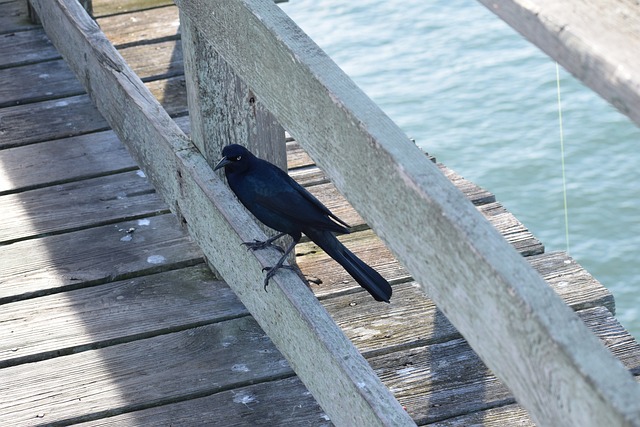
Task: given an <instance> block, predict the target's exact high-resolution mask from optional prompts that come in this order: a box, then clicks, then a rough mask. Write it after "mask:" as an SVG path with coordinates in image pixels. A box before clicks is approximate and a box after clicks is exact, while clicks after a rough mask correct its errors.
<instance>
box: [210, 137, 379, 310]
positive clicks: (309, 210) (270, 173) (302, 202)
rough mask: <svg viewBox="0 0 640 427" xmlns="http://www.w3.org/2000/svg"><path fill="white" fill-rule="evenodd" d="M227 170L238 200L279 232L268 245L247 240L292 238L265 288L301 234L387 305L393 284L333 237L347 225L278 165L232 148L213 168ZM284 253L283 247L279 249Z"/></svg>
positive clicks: (255, 245) (258, 245) (256, 246)
mask: <svg viewBox="0 0 640 427" xmlns="http://www.w3.org/2000/svg"><path fill="white" fill-rule="evenodd" d="M222 167H224V171H225V175H226V176H227V181H228V182H229V187H231V190H232V191H233V192H234V193H235V194H236V196H237V197H238V199H240V202H242V204H243V205H244V206H245V207H246V208H247V209H248V210H249V211H250V212H251V213H252V214H253V215H254V216H255V217H256V218H258V220H260V221H261V222H262V223H264V224H265V225H267V226H268V227H270V228H273V229H274V230H276V231H279V232H280V234H278V235H276V236H274V237H272V238H270V239H268V240H266V241H264V242H260V241H255V242H247V243H245V245H247V246H248V247H249V248H251V249H254V250H255V249H262V248H265V247H267V246H270V245H272V244H273V242H274V241H275V240H276V239H279V238H280V237H282V236H284V235H285V234H288V235H289V236H291V237H292V238H293V243H292V244H291V245H290V246H289V247H288V248H287V249H286V250H285V251H284V254H283V255H282V257H281V258H280V259H279V260H278V262H277V263H276V265H274V266H273V267H270V268H266V269H265V270H268V272H267V277H266V278H265V281H264V286H265V288H266V286H267V285H268V283H269V280H270V279H271V277H273V275H274V274H275V273H276V271H277V270H278V269H279V268H291V267H290V266H285V265H283V263H284V261H285V259H286V258H287V256H288V255H289V253H290V252H291V251H292V250H293V248H294V247H295V245H296V244H297V243H298V242H299V241H300V238H301V237H302V233H304V234H305V235H306V236H307V237H309V239H311V240H312V241H313V242H314V243H315V244H316V245H318V246H319V247H320V248H322V250H324V251H325V252H326V253H327V254H329V256H330V257H331V258H333V259H334V260H336V261H337V262H338V263H339V264H340V265H342V266H343V267H344V269H345V270H347V272H348V273H349V274H350V275H351V276H353V278H354V279H355V280H356V282H358V283H359V284H360V286H362V287H363V288H365V289H366V290H367V291H368V292H369V293H370V294H371V295H372V296H373V298H375V299H376V300H377V301H385V302H389V298H391V286H390V285H389V283H388V282H387V281H386V280H385V279H384V278H383V277H382V276H381V275H380V274H379V273H378V272H377V271H375V270H374V269H373V268H371V267H369V266H368V265H367V264H365V263H364V262H363V261H362V260H361V259H359V258H358V257H357V256H355V255H354V254H353V253H352V252H351V251H350V250H349V249H347V248H346V247H345V246H344V245H343V244H342V243H340V241H339V240H338V239H337V238H336V236H335V235H334V234H333V233H338V234H345V233H349V232H350V231H349V226H348V225H347V224H346V223H345V222H344V221H342V220H341V219H340V218H338V217H337V216H335V215H334V214H333V213H331V211H330V210H329V209H327V207H326V206H324V205H323V204H322V203H321V202H320V201H319V200H318V199H316V198H315V197H314V196H313V195H312V194H311V193H309V192H308V191H307V190H306V189H305V188H304V187H302V186H301V185H300V184H298V183H297V182H296V181H294V180H293V179H292V178H291V177H290V176H289V175H288V174H287V173H285V172H283V171H282V170H281V169H280V168H278V167H277V166H275V165H273V164H271V163H269V162H267V161H266V160H262V159H260V158H258V157H256V156H254V155H253V154H252V153H251V152H250V151H249V150H247V149H246V148H245V147H243V146H241V145H237V144H233V145H228V146H226V147H224V149H223V150H222V159H220V161H219V162H218V164H217V165H216V166H215V168H214V170H218V169H220V168H222ZM278 249H280V248H278Z"/></svg>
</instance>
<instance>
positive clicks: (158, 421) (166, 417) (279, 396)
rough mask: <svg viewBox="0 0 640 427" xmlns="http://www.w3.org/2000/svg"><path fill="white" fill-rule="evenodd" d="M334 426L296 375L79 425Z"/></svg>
mask: <svg viewBox="0 0 640 427" xmlns="http://www.w3.org/2000/svg"><path fill="white" fill-rule="evenodd" d="M265 422H268V424H269V425H272V426H292V427H293V426H316V427H331V426H333V424H332V423H331V421H329V417H328V416H327V414H325V413H324V411H322V408H320V406H319V405H318V404H317V403H316V401H315V400H314V399H313V397H312V396H311V393H309V392H308V391H307V389H306V388H305V387H304V385H303V384H302V382H300V380H299V379H298V378H297V377H293V378H285V379H282V380H278V381H269V382H266V383H260V384H255V385H250V386H247V387H242V388H237V389H234V390H228V391H223V392H220V393H216V394H213V395H211V396H207V397H201V398H198V399H193V400H188V401H185V402H180V403H174V404H169V405H163V406H159V407H155V408H149V409H144V410H142V411H135V412H129V413H126V414H122V415H118V416H115V417H109V418H102V419H99V420H95V421H89V422H86V423H81V424H78V425H77V426H78V427H112V426H114V425H115V426H132V425H153V426H172V427H191V426H203V425H213V424H215V425H220V426H225V427H232V426H236V427H241V426H257V425H262V424H264V423H265Z"/></svg>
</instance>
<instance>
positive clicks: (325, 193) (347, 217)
mask: <svg viewBox="0 0 640 427" xmlns="http://www.w3.org/2000/svg"><path fill="white" fill-rule="evenodd" d="M458 182H459V181H458ZM307 189H308V190H309V191H310V192H311V193H312V194H313V195H314V196H316V197H317V198H318V199H319V200H320V201H321V202H322V203H324V204H325V205H326V206H327V207H328V208H329V209H330V210H331V211H332V212H333V213H335V214H336V215H338V217H340V218H341V219H343V220H344V221H346V222H347V224H349V225H350V226H351V227H352V229H353V230H362V229H366V228H368V226H367V225H366V224H365V222H364V219H363V218H362V217H361V216H360V215H358V213H357V212H355V211H354V210H353V208H352V207H351V205H349V203H348V202H347V200H346V199H345V198H344V196H342V195H341V194H340V193H339V192H338V190H336V188H335V187H334V186H333V185H332V184H320V185H314V186H311V187H308V188H307ZM477 209H478V211H480V213H482V215H483V216H484V217H485V218H486V219H487V220H488V221H489V222H490V223H491V224H492V225H493V226H494V227H495V228H496V230H497V231H498V232H499V233H500V234H501V235H502V236H503V237H504V238H505V239H506V240H507V241H508V242H509V243H511V244H512V245H513V247H514V248H515V249H516V250H517V251H518V252H519V253H520V254H521V255H523V256H530V255H537V254H541V253H542V252H544V246H543V245H542V243H540V241H539V240H538V239H536V238H535V237H534V236H533V234H532V233H531V232H530V231H529V230H528V229H527V228H526V227H525V226H524V225H523V224H522V223H521V222H520V221H518V219H517V218H516V217H515V216H514V215H513V214H512V213H511V212H509V211H507V210H506V209H505V207H504V206H502V205H501V204H500V203H486V204H483V205H481V206H478V208H477Z"/></svg>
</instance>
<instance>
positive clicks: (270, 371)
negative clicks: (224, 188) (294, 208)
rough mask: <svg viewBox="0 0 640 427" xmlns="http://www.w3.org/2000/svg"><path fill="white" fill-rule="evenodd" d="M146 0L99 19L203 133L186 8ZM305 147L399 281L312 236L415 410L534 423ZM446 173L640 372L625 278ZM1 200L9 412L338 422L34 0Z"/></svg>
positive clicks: (6, 54) (18, 64) (434, 415)
mask: <svg viewBox="0 0 640 427" xmlns="http://www.w3.org/2000/svg"><path fill="white" fill-rule="evenodd" d="M117 4H119V5H120V8H119V9H117V8H115V6H114V5H117ZM139 4H140V6H136V5H135V2H117V1H111V0H94V1H93V12H94V16H95V18H96V20H97V23H98V25H99V26H100V28H101V30H102V31H103V32H104V33H105V34H106V36H107V37H108V39H109V40H110V41H111V42H112V43H113V44H114V45H115V46H116V47H117V48H118V51H119V53H120V54H121V55H122V57H123V58H124V59H125V60H126V61H127V62H128V64H129V65H130V66H131V68H132V69H133V70H134V71H135V72H136V74H137V75H138V76H140V78H141V79H142V81H143V82H144V85H145V86H146V87H147V88H148V89H149V90H150V91H151V93H152V94H153V95H155V97H156V98H157V99H158V101H159V102H160V103H161V104H162V106H163V107H164V109H165V110H166V111H167V112H168V113H169V114H170V115H171V117H172V118H173V119H174V120H175V122H176V123H177V124H178V126H180V128H182V129H183V130H184V131H185V132H187V133H189V132H190V119H189V115H188V114H189V113H188V106H187V94H186V90H185V86H186V82H185V75H184V67H183V53H182V46H181V42H180V20H179V12H178V8H177V7H176V6H174V5H173V4H172V3H170V4H167V2H145V1H141V2H139ZM151 6H152V7H151ZM286 147H287V162H288V168H289V173H290V174H291V176H293V177H294V178H295V179H296V180H298V181H299V182H300V183H302V184H303V185H305V186H306V187H307V188H308V189H309V190H310V191H311V192H312V193H313V194H315V195H316V196H317V197H318V198H319V199H320V200H322V201H323V202H324V203H325V204H326V205H327V206H328V207H329V208H330V209H331V210H332V211H333V212H334V213H336V214H337V215H338V216H339V217H341V218H342V219H344V220H345V221H346V222H348V223H349V224H350V225H352V226H353V230H354V232H353V233H352V234H349V235H346V236H344V238H341V240H342V241H343V242H344V243H345V244H346V245H347V246H348V247H349V248H351V249H352V250H353V251H354V252H355V253H356V254H358V256H360V257H361V258H362V259H363V260H364V261H365V262H367V263H369V264H370V265H372V266H373V267H374V268H376V269H377V270H378V271H380V272H381V274H382V275H383V276H384V277H385V278H387V279H388V280H389V281H390V282H391V283H392V285H393V289H394V295H393V299H392V303H391V304H388V305H387V304H381V303H377V302H376V301H374V300H373V299H372V298H371V297H370V296H369V295H368V294H367V293H366V292H363V291H362V289H361V288H360V287H359V286H358V285H357V283H355V282H354V281H353V280H352V279H351V278H350V277H349V276H348V275H347V274H346V272H344V271H343V270H342V269H341V268H340V266H339V265H337V264H336V263H335V262H333V261H332V260H331V259H330V258H328V257H327V256H326V255H325V254H324V253H322V252H321V251H320V250H319V249H318V248H317V247H315V246H314V245H313V244H312V243H310V242H305V243H303V244H300V245H299V246H298V247H297V249H296V252H297V253H296V259H297V263H298V266H299V267H300V269H301V270H302V272H303V273H304V275H305V276H306V277H307V278H308V279H309V282H310V283H309V286H310V289H311V290H312V291H313V293H314V294H315V295H316V296H317V298H318V299H319V300H320V302H321V304H322V306H323V307H324V308H325V309H326V311H327V312H328V313H329V314H330V316H331V318H333V320H334V321H335V323H336V324H337V325H338V326H339V328H340V329H341V330H342V331H343V332H344V334H345V335H346V336H347V337H348V339H349V340H350V341H351V342H352V343H353V344H354V345H355V346H356V347H357V349H358V351H359V352H360V353H361V354H362V355H363V356H364V357H365V358H366V361H367V362H368V364H369V365H370V366H371V368H372V369H373V371H374V372H375V374H376V375H377V376H378V378H379V379H380V380H381V381H382V383H383V384H384V386H386V388H388V390H389V391H390V392H391V393H392V394H393V396H394V397H395V398H396V399H397V400H398V402H399V403H400V405H402V406H403V407H404V409H405V410H406V414H408V415H409V416H410V417H411V419H412V420H413V421H414V422H415V423H416V424H418V425H433V426H441V427H445V426H466V425H489V426H528V425H534V424H533V421H531V418H530V416H529V414H528V412H527V411H526V410H525V409H523V408H522V407H521V406H520V405H519V404H518V403H517V402H516V399H515V397H514V395H513V394H512V392H511V391H510V390H509V388H507V386H506V385H505V384H504V383H503V382H501V381H500V380H499V379H498V378H497V377H496V376H495V375H494V374H493V373H492V371H491V370H489V369H488V368H487V367H486V366H485V364H484V363H483V362H482V361H481V360H480V358H479V357H478V355H477V354H476V353H475V352H474V351H473V350H472V349H471V347H470V346H469V344H468V343H467V341H465V339H464V338H463V337H462V336H461V334H460V333H459V332H458V331H457V330H456V328H455V327H454V326H453V325H452V324H451V323H450V322H449V320H447V317H445V315H444V314H443V313H442V312H441V311H440V310H439V309H438V308H437V307H436V306H435V304H434V303H433V302H432V300H430V299H429V298H427V297H426V296H425V295H424V293H423V291H422V289H421V287H420V285H419V284H418V283H416V281H414V280H413V278H412V277H411V274H410V273H409V272H408V271H407V269H405V268H404V267H403V266H402V265H401V264H400V263H399V262H398V261H397V260H396V259H395V258H394V256H393V255H392V254H391V252H390V251H389V249H387V248H386V247H385V245H384V244H383V243H382V241H381V240H380V239H378V237H376V235H375V233H374V232H373V231H372V230H371V229H370V228H369V227H368V226H367V224H366V223H365V221H364V220H363V219H362V218H361V217H360V216H359V215H358V214H357V213H356V211H355V210H354V209H353V208H352V207H351V206H350V205H349V203H348V202H347V201H346V199H345V198H344V197H343V196H342V195H341V194H340V193H339V192H338V191H337V190H336V188H335V187H334V186H333V184H331V182H330V181H329V180H328V178H327V176H326V175H325V174H324V173H323V172H322V171H321V170H320V169H319V168H318V167H316V166H315V164H314V162H313V161H312V160H311V158H310V157H309V156H308V155H307V154H306V152H305V151H304V150H303V149H302V148H301V146H300V145H299V144H298V143H297V142H296V141H294V140H293V139H292V138H288V140H287V142H286ZM432 160H433V161H435V159H432ZM438 167H439V168H440V170H441V171H442V172H443V174H444V175H445V176H446V177H447V178H448V179H449V180H450V181H451V182H452V183H453V184H454V185H455V186H456V187H457V188H458V189H460V190H461V191H462V192H463V193H464V194H465V196H466V197H467V198H468V199H469V200H471V201H472V202H473V204H474V205H475V206H476V208H477V210H478V211H479V212H480V213H481V214H482V215H483V216H484V217H485V218H486V219H487V220H489V221H490V222H491V224H492V225H493V226H494V227H495V228H496V229H497V230H498V231H499V232H500V233H501V234H502V235H503V236H504V237H505V239H506V240H507V241H508V242H509V243H511V245H513V247H514V248H515V249H516V250H517V251H518V252H519V253H520V254H521V255H522V256H524V257H526V258H525V259H526V260H527V261H528V263H529V264H530V265H531V266H532V267H533V268H534V269H535V270H536V271H537V272H538V273H540V275H541V276H542V277H543V278H544V279H545V280H546V282H547V283H548V285H549V286H550V287H551V288H552V289H553V291H555V292H556V293H557V294H558V295H559V296H560V297H561V298H562V299H563V300H564V302H565V303H566V304H567V305H568V306H569V307H571V308H572V309H573V310H574V311H575V312H576V313H577V315H578V317H579V318H580V319H581V320H582V321H583V322H584V324H586V326H587V327H588V328H589V329H590V330H591V331H592V332H593V334H595V336H597V337H598V338H599V339H600V341H601V342H602V343H603V344H604V346H606V347H607V348H608V349H609V350H610V351H611V352H612V353H613V355H614V356H615V357H616V358H618V359H619V360H620V361H621V362H622V364H623V365H624V367H625V368H626V369H627V370H628V371H630V372H631V374H632V375H634V376H635V378H636V381H637V379H638V378H639V377H640V345H639V344H638V343H637V342H636V341H635V340H634V339H633V338H632V337H631V336H630V335H629V333H628V332H626V331H625V330H624V329H623V328H622V326H621V325H620V324H619V323H618V322H617V321H616V319H615V317H614V314H615V303H614V299H613V297H612V295H611V294H610V293H609V291H608V290H607V289H606V288H605V287H603V286H602V284H600V283H599V282H598V281H597V280H595V279H594V278H593V277H592V276H591V275H589V273H588V272H587V271H585V270H584V269H583V268H582V267H581V266H580V265H578V264H577V263H576V262H575V261H574V260H573V259H571V258H570V257H569V256H568V255H567V254H565V253H562V252H557V253H545V252H544V247H543V244H542V243H541V242H540V241H538V240H537V239H536V238H535V237H534V236H533V235H532V234H531V233H530V232H529V231H528V230H527V229H526V227H525V226H524V225H523V224H521V223H520V222H519V221H518V220H517V219H516V218H515V217H514V216H513V215H512V214H511V213H509V212H508V211H507V210H506V209H505V208H504V207H503V206H502V205H501V204H500V203H499V202H497V201H496V200H495V197H494V196H493V195H492V194H491V193H489V192H488V191H486V190H484V189H482V188H479V187H478V186H476V185H475V184H473V183H471V182H469V181H468V180H466V179H464V178H463V177H461V176H460V175H458V174H456V173H455V172H454V171H452V170H450V169H448V168H447V167H446V166H445V165H442V164H438ZM168 173H169V172H168ZM0 212H2V218H3V221H2V223H1V224H0V337H2V339H1V340H0V396H2V399H0V425H7V426H9V425H11V426H36V425H75V424H79V425H84V426H99V425H104V426H107V425H108V426H112V425H127V426H132V425H153V426H161V425H166V426H169V425H170V426H195V425H220V426H232V425H238V426H240V425H247V426H250V425H270V426H279V425H291V426H304V425H309V426H322V425H331V424H332V423H331V419H330V417H329V416H328V415H327V413H326V412H325V410H323V408H322V407H321V406H320V405H319V404H318V403H317V400H318V401H319V400H320V399H319V398H317V397H316V398H314V396H312V394H311V393H310V392H309V391H308V390H307V388H306V387H305V385H304V384H303V383H302V382H301V380H300V379H299V378H298V376H296V373H295V372H294V369H293V368H292V366H291V365H292V364H290V363H289V362H288V361H287V359H286V358H285V356H283V354H282V353H281V351H279V349H278V348H276V346H275V345H274V343H273V342H272V337H271V338H270V336H269V335H267V334H266V333H265V332H264V331H263V329H262V328H261V327H260V326H259V325H258V322H257V321H256V320H255V319H254V317H253V316H252V314H251V313H250V312H249V311H248V310H247V308H245V305H243V303H242V302H241V301H240V299H239V298H238V296H236V294H235V293H234V292H233V291H232V290H231V288H230V287H229V286H228V285H227V284H226V283H225V282H224V281H223V280H221V279H218V278H216V276H215V275H214V274H213V273H212V272H211V270H210V269H209V268H208V266H207V262H206V259H205V257H204V255H203V252H202V250H201V248H200V247H199V246H198V245H197V244H196V243H195V242H194V240H193V239H192V238H191V237H190V235H189V232H188V230H189V228H188V227H190V226H191V222H189V225H188V226H185V225H184V224H185V223H186V222H187V220H186V219H184V218H182V217H178V216H176V215H175V214H173V213H171V211H170V206H169V205H168V204H167V203H166V202H165V201H163V199H162V198H161V197H160V195H159V194H158V193H157V192H156V190H155V189H154V186H152V184H151V183H150V182H149V180H148V179H147V176H146V175H145V173H144V172H142V170H141V169H139V168H138V165H137V164H136V162H135V161H134V160H133V159H132V157H131V156H130V155H129V154H128V152H127V150H126V149H125V146H124V145H123V144H122V143H121V142H120V140H119V139H118V137H117V136H116V133H114V131H113V130H111V129H110V126H109V124H108V123H107V121H106V120H105V119H104V118H103V117H102V115H101V114H100V112H99V111H98V110H97V109H96V107H95V106H94V104H93V103H92V101H91V98H90V97H89V95H87V94H86V93H85V90H84V88H83V86H82V85H81V84H80V83H79V82H78V80H77V79H76V77H75V75H74V73H73V72H72V71H71V70H70V69H69V67H68V65H67V63H66V62H65V60H63V59H62V57H61V56H60V54H59V53H58V52H57V50H56V48H55V47H54V46H53V45H52V43H51V42H50V41H49V38H48V37H47V35H46V34H45V32H44V30H43V29H42V27H40V26H38V25H34V24H31V23H29V21H28V19H27V6H26V2H24V1H22V0H0ZM424 227H429V221H428V220H425V222H424ZM227 261H228V263H230V264H233V263H234V262H236V261H235V260H234V259H228V260H227ZM225 268H226V267H225ZM255 286H256V287H259V288H260V291H261V292H262V290H261V286H260V285H259V283H258V284H256V285H255ZM273 289H274V290H273V291H272V290H271V288H269V292H268V294H272V293H277V292H279V291H278V290H277V289H276V288H275V287H274V288H273ZM269 297H271V295H269ZM265 298H267V297H266V296H265ZM269 315H270V316H280V315H282V316H284V314H282V313H280V312H278V311H272V312H271V313H270V314H269ZM562 326H563V325H558V327H559V328H561V327H562ZM291 332H292V333H294V332H295V331H291ZM504 339H505V340H507V339H509V337H504ZM301 345H302V344H301ZM548 351H550V352H552V351H554V350H553V349H549V350H548ZM345 354H346V353H345ZM311 362H314V361H311ZM317 362H318V363H321V362H322V361H321V360H318V361H317ZM523 363H524V362H523ZM294 365H295V364H294ZM295 367H296V366H294V368H295ZM534 368H535V370H540V375H541V376H543V375H546V374H547V373H546V372H545V367H544V366H536V367H534ZM558 387H559V388H562V387H563V384H558ZM335 393H336V394H338V395H339V394H340V393H341V390H339V389H337V388H336V390H335ZM351 419H357V416H354V417H352V418H351ZM397 419H398V420H402V418H401V416H400V418H397ZM392 420H393V418H392ZM561 424H562V423H561ZM361 425H366V424H361Z"/></svg>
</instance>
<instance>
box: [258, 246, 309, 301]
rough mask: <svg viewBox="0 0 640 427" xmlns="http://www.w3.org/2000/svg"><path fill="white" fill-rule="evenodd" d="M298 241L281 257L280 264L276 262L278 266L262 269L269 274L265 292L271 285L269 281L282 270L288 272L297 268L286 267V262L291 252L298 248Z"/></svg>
mask: <svg viewBox="0 0 640 427" xmlns="http://www.w3.org/2000/svg"><path fill="white" fill-rule="evenodd" d="M299 240H300V239H298V240H294V241H293V242H292V243H291V244H290V245H289V247H288V248H287V250H286V251H284V254H283V255H282V256H281V257H280V259H279V260H278V262H276V265H274V266H273V267H264V268H263V269H262V271H266V272H267V277H265V278H264V290H265V291H266V290H267V285H268V284H269V280H271V278H272V277H273V276H274V275H275V274H276V272H277V271H278V270H279V269H281V268H286V269H288V270H294V269H295V268H294V267H292V266H290V265H284V261H285V260H286V259H287V257H288V256H289V254H290V253H291V251H292V250H293V248H295V247H296V245H297V244H298V241H299Z"/></svg>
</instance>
